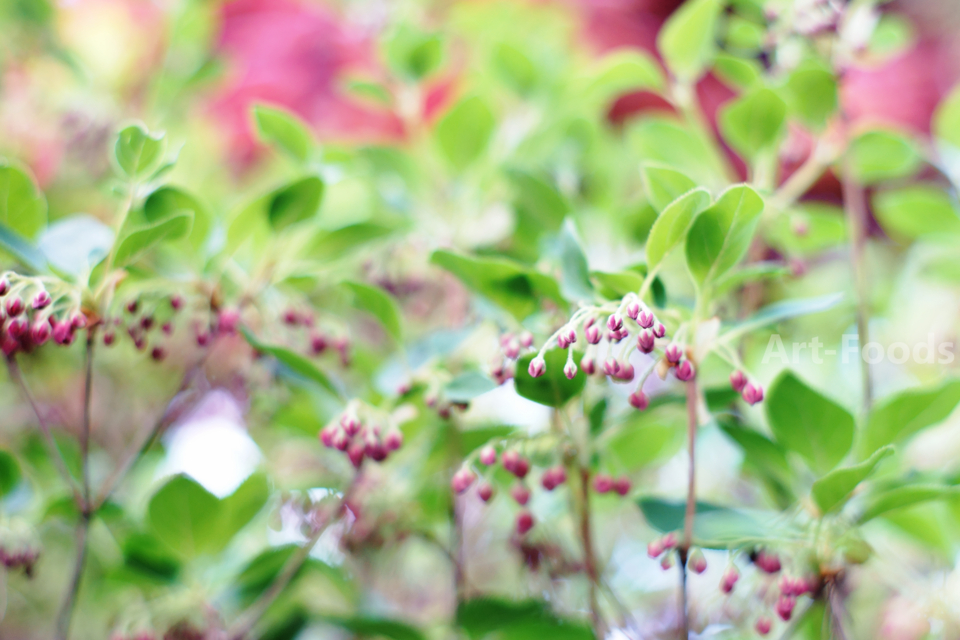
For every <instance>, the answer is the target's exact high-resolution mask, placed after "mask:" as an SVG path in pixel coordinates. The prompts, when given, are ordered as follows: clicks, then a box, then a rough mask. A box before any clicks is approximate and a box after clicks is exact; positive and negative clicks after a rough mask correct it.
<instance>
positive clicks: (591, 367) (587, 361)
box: [580, 356, 597, 376]
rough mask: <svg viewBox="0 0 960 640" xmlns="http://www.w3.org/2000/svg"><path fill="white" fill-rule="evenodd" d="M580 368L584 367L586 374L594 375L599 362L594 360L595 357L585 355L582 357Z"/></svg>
mask: <svg viewBox="0 0 960 640" xmlns="http://www.w3.org/2000/svg"><path fill="white" fill-rule="evenodd" d="M580 368H581V369H583V372H584V373H585V374H587V375H588V376H592V375H593V374H595V373H596V372H597V363H596V362H594V360H593V358H590V357H588V356H583V357H582V358H580Z"/></svg>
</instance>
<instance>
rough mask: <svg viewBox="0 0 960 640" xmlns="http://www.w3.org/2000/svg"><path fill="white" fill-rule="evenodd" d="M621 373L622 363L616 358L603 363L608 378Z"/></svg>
mask: <svg viewBox="0 0 960 640" xmlns="http://www.w3.org/2000/svg"><path fill="white" fill-rule="evenodd" d="M619 371H620V363H619V362H617V360H616V358H612V357H611V358H607V359H606V360H604V361H603V372H604V373H605V374H607V375H608V376H615V375H617V373H619Z"/></svg>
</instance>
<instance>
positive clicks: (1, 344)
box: [0, 334, 20, 358]
mask: <svg viewBox="0 0 960 640" xmlns="http://www.w3.org/2000/svg"><path fill="white" fill-rule="evenodd" d="M0 349H3V355H5V356H7V357H8V358H9V357H10V356H12V355H13V354H15V353H16V352H17V351H18V350H19V349H20V343H19V342H18V341H17V339H16V338H14V337H13V336H11V335H10V334H4V335H3V337H2V338H0Z"/></svg>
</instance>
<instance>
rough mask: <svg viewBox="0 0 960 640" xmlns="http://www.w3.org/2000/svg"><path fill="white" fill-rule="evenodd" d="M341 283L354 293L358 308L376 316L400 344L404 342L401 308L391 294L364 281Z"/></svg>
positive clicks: (354, 300)
mask: <svg viewBox="0 0 960 640" xmlns="http://www.w3.org/2000/svg"><path fill="white" fill-rule="evenodd" d="M341 284H342V286H343V287H344V288H345V289H347V290H348V291H350V292H351V293H352V294H353V304H354V306H355V307H356V308H358V309H360V310H362V311H366V312H367V313H369V314H371V315H372V316H373V317H375V318H376V319H377V320H378V321H379V322H380V324H382V325H383V328H384V329H386V331H387V333H388V334H389V335H390V337H391V338H393V339H394V340H395V341H396V342H397V343H398V344H399V343H401V342H403V327H402V325H401V321H400V308H399V307H398V306H397V302H396V300H394V299H393V297H392V296H391V295H390V294H388V293H387V292H386V291H384V290H383V289H380V288H378V287H371V286H370V285H368V284H364V283H362V282H349V281H348V282H343V283H341Z"/></svg>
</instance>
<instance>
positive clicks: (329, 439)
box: [320, 424, 337, 449]
mask: <svg viewBox="0 0 960 640" xmlns="http://www.w3.org/2000/svg"><path fill="white" fill-rule="evenodd" d="M336 435H337V427H336V425H332V424H328V425H327V426H325V427H324V428H323V429H320V442H322V443H323V446H325V447H328V448H330V449H332V448H333V446H334V445H333V440H334V437H335V436H336Z"/></svg>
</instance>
